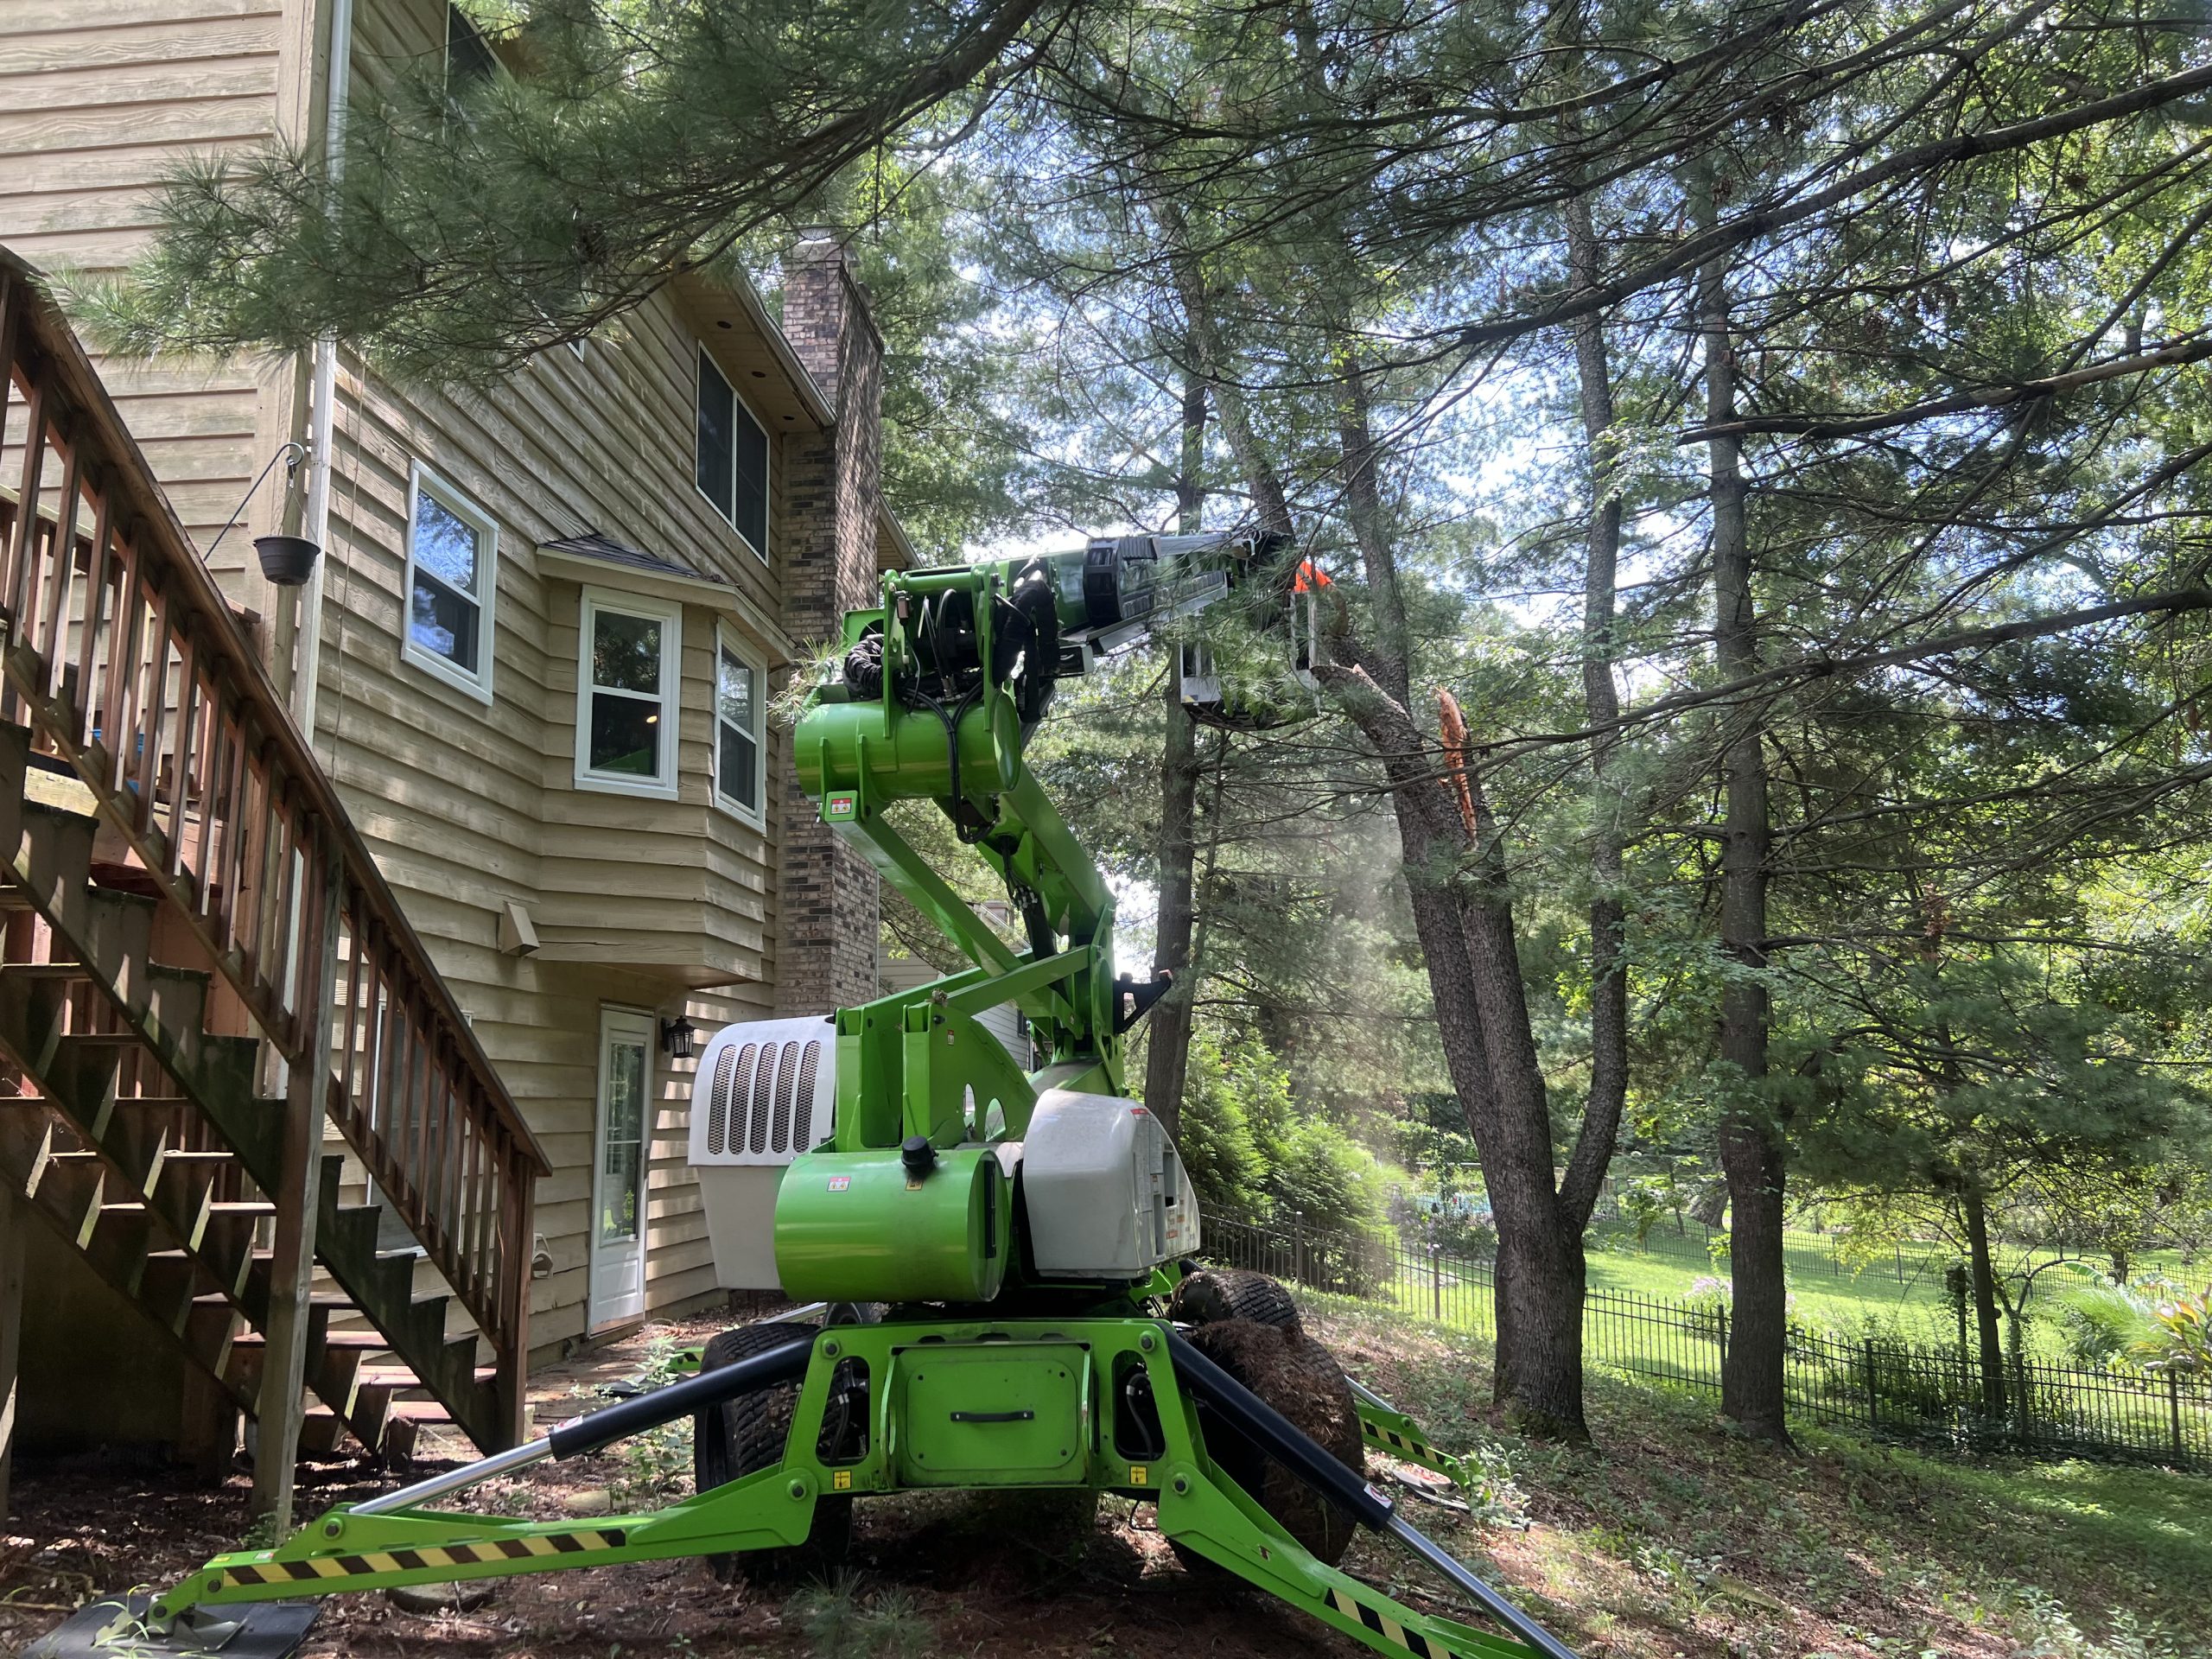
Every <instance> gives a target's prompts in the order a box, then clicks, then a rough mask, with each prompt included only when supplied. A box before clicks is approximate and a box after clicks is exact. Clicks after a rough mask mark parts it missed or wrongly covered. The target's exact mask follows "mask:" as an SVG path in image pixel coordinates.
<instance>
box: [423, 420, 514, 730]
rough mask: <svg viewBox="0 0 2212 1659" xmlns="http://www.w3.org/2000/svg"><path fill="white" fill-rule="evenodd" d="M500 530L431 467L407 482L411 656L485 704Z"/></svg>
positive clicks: (489, 690)
mask: <svg viewBox="0 0 2212 1659" xmlns="http://www.w3.org/2000/svg"><path fill="white" fill-rule="evenodd" d="M498 585H499V526H498V525H496V524H493V522H492V520H491V518H490V516H489V515H488V514H486V512H485V511H484V510H483V509H482V508H481V507H480V506H478V505H476V504H475V503H474V502H473V501H471V500H470V499H468V498H467V496H465V495H463V494H462V493H461V492H460V491H459V490H456V489H454V487H453V486H452V485H450V484H448V483H447V482H446V481H445V480H443V479H442V478H440V477H439V476H438V475H437V474H435V473H433V472H432V471H430V469H429V467H424V466H423V465H421V464H420V463H417V464H416V467H415V468H414V470H413V473H412V475H411V479H410V506H409V509H408V514H407V636H406V639H405V641H404V644H403V645H402V647H401V651H402V654H403V655H404V656H405V657H406V658H407V660H408V661H410V662H411V663H413V664H415V665H416V667H418V668H422V669H425V670H427V671H429V672H430V673H432V674H435V676H437V677H438V678H440V679H442V680H444V681H446V682H447V683H448V684H451V685H456V686H458V687H460V688H461V690H464V691H466V692H467V693H468V694H469V695H470V696H474V697H480V698H481V699H482V700H483V701H485V702H491V700H492V607H493V595H494V594H495V593H496V591H497V588H498Z"/></svg>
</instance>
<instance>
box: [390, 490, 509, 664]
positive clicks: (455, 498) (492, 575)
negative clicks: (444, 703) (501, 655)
mask: <svg viewBox="0 0 2212 1659" xmlns="http://www.w3.org/2000/svg"><path fill="white" fill-rule="evenodd" d="M426 494H427V495H429V497H430V498H431V499H434V500H435V501H436V502H437V504H438V505H440V506H442V507H443V508H444V509H445V510H446V511H447V512H449V513H451V514H453V516H454V518H458V519H460V520H461V523H463V524H467V526H468V527H469V528H470V529H471V530H474V531H476V532H477V534H478V535H480V537H483V541H482V543H481V545H480V546H479V548H478V549H477V560H476V592H474V593H473V594H469V595H467V597H469V598H470V599H473V600H474V601H476V664H477V666H476V671H475V672H474V673H473V674H472V673H470V672H469V671H467V669H465V668H463V667H461V664H458V663H456V662H454V660H453V659H452V658H449V657H441V656H439V655H438V653H437V652H435V651H428V650H425V649H424V648H423V647H422V646H421V645H416V643H415V521H416V503H417V502H418V501H419V500H421V499H422V498H423V496H424V495H426ZM436 580H437V581H438V582H440V583H441V584H442V585H448V584H445V579H444V578H443V577H442V576H441V577H438V578H436ZM498 601H499V524H498V523H497V522H496V521H495V520H494V519H493V517H492V515H491V514H490V513H488V512H485V511H484V509H483V508H481V507H480V506H478V505H476V503H475V502H474V501H472V500H470V499H469V498H468V497H467V495H465V494H464V493H461V490H459V489H457V488H456V487H455V486H454V485H453V484H452V483H451V482H450V481H449V480H447V479H446V478H444V477H442V475H440V474H438V473H436V472H435V471H433V470H432V469H431V468H430V467H426V466H424V465H423V462H421V461H411V462H410V463H409V466H408V469H407V569H406V570H405V571H404V574H403V575H402V577H401V581H400V588H399V654H400V657H401V658H402V659H403V660H404V661H406V662H410V663H412V664H414V665H415V666H416V667H417V668H419V669H421V670H422V671H423V672H424V673H426V674H428V675H429V676H430V677H432V678H434V679H436V680H440V681H442V682H443V683H446V684H448V685H449V686H452V687H453V688H454V690H457V691H462V692H466V693H467V695H468V696H472V697H474V698H475V699H476V700H477V702H484V703H488V702H491V701H492V664H493V649H492V647H493V638H494V630H493V624H494V622H495V620H497V618H496V612H497V610H498Z"/></svg>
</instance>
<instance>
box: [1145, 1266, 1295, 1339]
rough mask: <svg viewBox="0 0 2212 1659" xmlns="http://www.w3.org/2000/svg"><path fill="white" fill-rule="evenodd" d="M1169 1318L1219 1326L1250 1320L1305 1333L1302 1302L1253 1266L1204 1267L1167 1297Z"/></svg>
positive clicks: (1188, 1277) (1192, 1323) (1280, 1328)
mask: <svg viewBox="0 0 2212 1659" xmlns="http://www.w3.org/2000/svg"><path fill="white" fill-rule="evenodd" d="M1167 1317H1168V1318H1169V1319H1176V1320H1179V1321H1180V1322H1181V1323H1183V1324H1185V1325H1218V1324H1219V1323H1220V1322H1221V1321H1222V1320H1224V1319H1249V1320H1251V1321H1252V1322H1253V1323H1254V1324H1255V1325H1274V1327H1275V1328H1276V1329H1278V1330H1281V1331H1296V1332H1300V1334H1303V1333H1304V1332H1305V1329H1306V1327H1305V1326H1304V1325H1300V1323H1299V1322H1298V1304H1297V1303H1295V1302H1294V1301H1292V1300H1290V1293H1289V1292H1288V1291H1287V1290H1285V1289H1284V1288H1283V1287H1282V1282H1281V1281H1280V1280H1277V1279H1270V1278H1269V1277H1268V1275H1267V1274H1264V1273H1255V1272H1253V1271H1252V1270H1251V1269H1250V1268H1200V1269H1199V1270H1198V1272H1196V1273H1193V1274H1189V1275H1188V1276H1186V1277H1185V1279H1184V1280H1183V1281H1182V1282H1181V1283H1180V1284H1179V1285H1177V1286H1176V1287H1175V1289H1174V1293H1173V1294H1172V1295H1170V1296H1169V1297H1168V1299H1167Z"/></svg>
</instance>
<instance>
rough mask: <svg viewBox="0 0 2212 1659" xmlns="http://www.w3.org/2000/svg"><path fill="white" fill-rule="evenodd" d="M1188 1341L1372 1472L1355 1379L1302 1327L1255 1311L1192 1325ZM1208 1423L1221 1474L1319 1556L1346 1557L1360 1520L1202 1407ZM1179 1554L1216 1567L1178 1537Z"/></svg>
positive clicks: (1362, 1472) (1331, 1561)
mask: <svg viewBox="0 0 2212 1659" xmlns="http://www.w3.org/2000/svg"><path fill="white" fill-rule="evenodd" d="M1191 1343H1192V1346H1193V1347H1195V1348H1197V1349H1198V1351H1200V1352H1202V1353H1204V1354H1205V1356H1206V1357H1208V1358H1209V1359H1211V1360H1212V1361H1213V1362H1214V1363H1216V1364H1217V1365H1219V1366H1220V1367H1221V1368H1222V1369H1223V1370H1225V1371H1227V1372H1228V1373H1229V1374H1230V1376H1233V1377H1235V1378H1236V1380H1237V1381H1238V1382H1239V1383H1243V1385H1244V1386H1245V1387H1246V1388H1248V1389H1251V1390H1252V1392H1253V1393H1255V1394H1256V1395H1259V1396H1260V1398H1261V1399H1262V1400H1264V1401H1266V1402H1268V1404H1269V1405H1271V1406H1273V1407H1274V1408H1275V1409H1276V1410H1277V1411H1279V1412H1281V1414H1283V1415H1284V1416H1285V1417H1287V1418H1288V1419H1289V1420H1290V1421H1291V1422H1292V1423H1293V1424H1294V1425H1295V1426H1296V1427H1299V1428H1300V1429H1302V1430H1303V1431H1305V1433H1306V1434H1307V1435H1308V1436H1310V1437H1311V1438H1312V1439H1313V1440H1314V1441H1315V1442H1317V1443H1318V1444H1319V1446H1321V1447H1322V1449H1323V1450H1324V1451H1326V1452H1329V1453H1331V1454H1332V1456H1334V1457H1335V1458H1336V1459H1337V1460H1338V1462H1339V1463H1341V1464H1343V1465H1344V1467H1346V1468H1347V1469H1350V1470H1351V1471H1352V1472H1353V1473H1354V1474H1356V1475H1357V1476H1359V1477H1360V1478H1362V1479H1365V1478H1367V1450H1366V1443H1365V1441H1364V1440H1363V1438H1362V1436H1361V1433H1360V1427H1359V1408H1358V1405H1357V1402H1356V1401H1355V1400H1354V1399H1353V1397H1352V1391H1351V1379H1350V1378H1348V1377H1347V1376H1345V1375H1344V1367H1343V1366H1341V1365H1339V1364H1338V1363H1337V1357H1336V1356H1335V1355H1334V1354H1332V1353H1331V1352H1330V1351H1328V1350H1327V1349H1326V1348H1325V1347H1323V1346H1322V1345H1321V1344H1319V1343H1318V1342H1316V1341H1314V1340H1313V1338H1311V1337H1308V1336H1306V1334H1305V1333H1304V1332H1301V1331H1295V1330H1286V1329H1284V1328H1283V1327H1282V1326H1281V1325H1262V1324H1260V1323H1259V1322H1258V1321H1256V1320H1253V1319H1222V1320H1217V1321H1216V1322H1214V1323H1212V1324H1210V1325H1199V1326H1198V1327H1196V1328H1195V1329H1194V1330H1193V1331H1192V1332H1191ZM1204 1423H1205V1436H1206V1451H1207V1452H1208V1454H1209V1455H1210V1456H1211V1458H1212V1459H1213V1461H1214V1462H1215V1464H1216V1465H1218V1466H1219V1467H1220V1469H1221V1471H1222V1472H1223V1473H1224V1474H1225V1475H1227V1476H1228V1477H1229V1478H1230V1479H1231V1480H1233V1481H1235V1482H1236V1484H1238V1485H1239V1486H1242V1487H1243V1489H1244V1490H1245V1491H1247V1492H1249V1493H1250V1494H1251V1495H1252V1497H1255V1498H1256V1499H1258V1500H1259V1504H1260V1507H1261V1508H1262V1509H1263V1510H1266V1511H1267V1512H1268V1514H1269V1515H1270V1516H1274V1519H1275V1522H1276V1523H1277V1524H1278V1525H1280V1526H1281V1528H1282V1529H1283V1530H1284V1531H1285V1532H1287V1533H1288V1534H1289V1535H1291V1536H1292V1537H1294V1538H1295V1539H1296V1540H1297V1541H1299V1542H1300V1544H1301V1545H1303V1546H1304V1547H1305V1548H1306V1552H1307V1553H1308V1554H1311V1555H1312V1556H1313V1558H1314V1559H1315V1560H1318V1561H1320V1562H1321V1563H1323V1564H1324V1565H1325V1566H1328V1567H1334V1566H1335V1565H1336V1564H1337V1563H1338V1561H1340V1560H1343V1559H1344V1551H1345V1550H1346V1549H1348V1548H1351V1540H1352V1535H1353V1533H1354V1532H1356V1531H1357V1530H1358V1522H1356V1521H1354V1520H1353V1519H1352V1518H1351V1516H1349V1515H1346V1514H1345V1513H1344V1511H1343V1510H1340V1509H1338V1507H1337V1506H1336V1505H1335V1504H1334V1503H1330V1502H1329V1500H1328V1499H1326V1498H1325V1497H1322V1496H1321V1495H1320V1494H1319V1492H1317V1491H1314V1490H1313V1488H1312V1487H1311V1486H1308V1485H1307V1484H1306V1483H1305V1482H1304V1481H1303V1480H1301V1479H1300V1478H1298V1477H1297V1476H1296V1475H1294V1474H1293V1473H1292V1472H1291V1471H1289V1470H1287V1469H1286V1468H1284V1467H1283V1466H1282V1465H1281V1464H1279V1463H1277V1462H1276V1461H1275V1460H1274V1459H1273V1458H1270V1457H1269V1456H1268V1454H1267V1453H1266V1452H1262V1450H1261V1449H1260V1448H1259V1447H1258V1446H1255V1445H1254V1444H1253V1443H1252V1442H1251V1441H1250V1440H1247V1439H1245V1437H1244V1436H1243V1434H1241V1433H1237V1431H1236V1430H1235V1429H1234V1428H1231V1427H1230V1426H1229V1425H1228V1424H1227V1423H1225V1422H1224V1421H1221V1419H1220V1418H1218V1417H1217V1416H1215V1415H1213V1414H1211V1413H1205V1414H1204ZM1169 1542H1170V1543H1171V1544H1174V1541H1173V1540H1172V1539H1171V1540H1170V1541H1169ZM1175 1554H1176V1555H1177V1556H1178V1558H1179V1559H1180V1560H1181V1561H1182V1562H1183V1565H1184V1566H1185V1567H1189V1568H1191V1569H1192V1570H1193V1571H1203V1572H1207V1573H1211V1572H1214V1571H1217V1570H1218V1569H1217V1568H1216V1567H1214V1565H1213V1563H1212V1562H1211V1561H1208V1560H1205V1557H1203V1556H1201V1555H1198V1554H1194V1553H1193V1552H1192V1551H1189V1550H1186V1549H1185V1548H1182V1547H1181V1546H1179V1545H1175Z"/></svg>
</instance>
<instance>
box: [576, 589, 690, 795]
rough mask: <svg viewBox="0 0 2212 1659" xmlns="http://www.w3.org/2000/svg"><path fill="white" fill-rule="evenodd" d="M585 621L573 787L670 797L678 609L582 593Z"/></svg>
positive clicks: (679, 658)
mask: <svg viewBox="0 0 2212 1659" xmlns="http://www.w3.org/2000/svg"><path fill="white" fill-rule="evenodd" d="M682 650H683V612H682V611H681V610H680V609H679V608H678V607H676V606H673V605H662V604H658V603H657V602H655V601H652V600H642V599H633V598H627V597H625V598H619V599H618V598H616V597H614V596H613V595H611V594H597V593H594V592H592V591H590V590H589V589H587V590H586V591H585V594H584V601H583V613H582V660H581V661H580V662H579V663H578V664H577V668H576V783H577V785H578V786H579V787H580V788H584V789H605V790H613V791H619V792H620V793H623V794H629V795H665V796H672V795H674V794H675V793H676V724H677V707H678V698H677V684H678V679H677V676H678V666H677V665H678V664H679V663H680V662H681V661H682V660H683V659H682V656H681V652H682Z"/></svg>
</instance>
